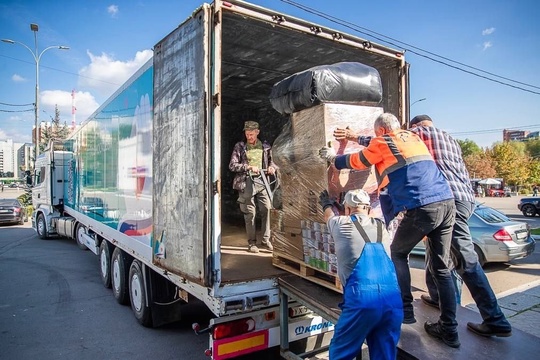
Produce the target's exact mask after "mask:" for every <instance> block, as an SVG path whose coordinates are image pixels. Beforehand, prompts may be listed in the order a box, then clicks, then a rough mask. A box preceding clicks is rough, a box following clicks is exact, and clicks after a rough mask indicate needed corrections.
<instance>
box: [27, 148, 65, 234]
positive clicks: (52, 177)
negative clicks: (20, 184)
mask: <svg viewBox="0 0 540 360" xmlns="http://www.w3.org/2000/svg"><path fill="white" fill-rule="evenodd" d="M72 159H73V152H71V151H67V148H66V143H63V142H58V143H53V142H51V143H50V144H49V147H48V148H47V149H46V150H45V151H44V152H43V153H42V154H40V155H39V157H38V158H37V160H36V165H35V171H34V179H33V188H32V205H33V207H34V212H33V214H32V227H33V228H34V229H35V230H36V231H37V233H38V236H39V237H40V238H42V239H44V238H47V237H49V236H50V235H55V234H56V226H55V222H53V221H52V219H53V218H57V217H59V216H61V214H62V211H63V205H64V197H65V189H64V183H65V182H66V181H67V179H66V175H67V167H68V164H69V163H70V161H71V160H72Z"/></svg>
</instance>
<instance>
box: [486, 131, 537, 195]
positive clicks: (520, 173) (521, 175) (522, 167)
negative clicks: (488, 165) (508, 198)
mask: <svg viewBox="0 0 540 360" xmlns="http://www.w3.org/2000/svg"><path fill="white" fill-rule="evenodd" d="M515 143H516V142H515V141H510V142H504V143H500V144H496V145H495V146H493V149H492V150H491V153H492V157H493V160H494V161H495V171H496V172H497V176H498V177H501V178H503V179H504V180H505V182H506V183H507V184H508V185H522V184H524V183H525V182H526V179H527V178H528V177H529V172H530V171H529V167H528V165H529V158H528V156H527V155H525V151H524V149H525V148H524V146H521V145H519V144H515Z"/></svg>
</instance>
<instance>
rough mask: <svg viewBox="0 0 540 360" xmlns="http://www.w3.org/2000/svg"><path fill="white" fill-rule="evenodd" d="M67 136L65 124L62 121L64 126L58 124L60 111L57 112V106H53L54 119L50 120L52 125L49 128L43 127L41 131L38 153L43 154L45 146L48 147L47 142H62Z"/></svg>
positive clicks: (67, 131) (67, 128)
mask: <svg viewBox="0 0 540 360" xmlns="http://www.w3.org/2000/svg"><path fill="white" fill-rule="evenodd" d="M68 135H69V127H68V126H67V124H66V122H65V121H64V124H63V125H62V124H60V110H58V105H55V106H54V119H52V123H51V125H50V126H45V127H44V128H43V130H42V131H41V138H40V142H39V151H40V153H41V152H43V151H44V150H45V149H46V148H47V146H48V145H49V142H50V141H51V140H52V141H58V140H64V139H65V138H67V137H68Z"/></svg>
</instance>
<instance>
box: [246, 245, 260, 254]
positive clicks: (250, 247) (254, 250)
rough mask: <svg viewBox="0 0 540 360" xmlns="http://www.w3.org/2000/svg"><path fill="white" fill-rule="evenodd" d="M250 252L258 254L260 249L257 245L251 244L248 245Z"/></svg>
mask: <svg viewBox="0 0 540 360" xmlns="http://www.w3.org/2000/svg"><path fill="white" fill-rule="evenodd" d="M248 252H250V253H255V254H256V253H258V252H259V248H258V247H257V245H255V244H249V245H248Z"/></svg>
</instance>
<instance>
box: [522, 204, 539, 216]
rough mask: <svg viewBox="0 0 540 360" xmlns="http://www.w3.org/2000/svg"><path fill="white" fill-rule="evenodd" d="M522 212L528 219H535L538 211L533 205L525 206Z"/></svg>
mask: <svg viewBox="0 0 540 360" xmlns="http://www.w3.org/2000/svg"><path fill="white" fill-rule="evenodd" d="M521 212H522V213H523V216H526V217H534V215H536V209H535V208H534V206H532V205H523V207H522V208H521Z"/></svg>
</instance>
